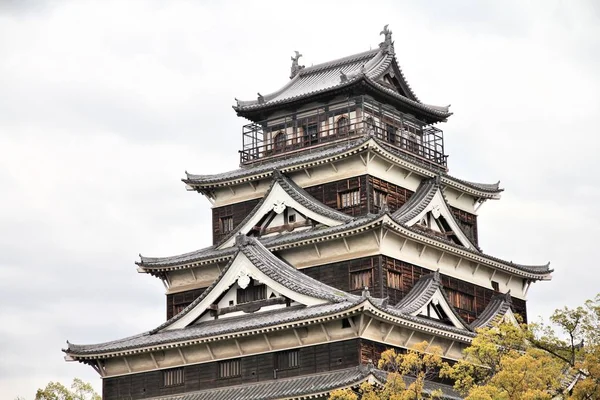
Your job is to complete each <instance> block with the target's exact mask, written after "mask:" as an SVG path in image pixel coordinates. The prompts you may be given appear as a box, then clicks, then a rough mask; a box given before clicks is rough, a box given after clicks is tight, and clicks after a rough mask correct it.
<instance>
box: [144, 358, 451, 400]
mask: <svg viewBox="0 0 600 400" xmlns="http://www.w3.org/2000/svg"><path fill="white" fill-rule="evenodd" d="M369 376H373V377H374V378H375V379H376V380H377V381H378V384H380V385H382V384H384V383H385V381H386V379H387V373H386V372H384V371H381V370H377V369H375V368H373V367H372V366H362V365H361V366H357V367H351V368H345V369H340V370H337V371H327V372H321V373H318V374H312V375H303V376H298V377H294V378H286V379H275V380H271V381H263V382H255V383H247V384H244V385H237V386H230V387H224V388H218V389H205V390H200V391H196V392H190V393H185V394H179V395H168V396H161V397H155V398H152V399H150V400H231V399H236V400H274V399H288V400H289V399H308V398H311V399H318V398H324V397H327V396H328V394H329V392H331V391H333V390H336V389H342V388H349V387H356V386H358V385H359V384H361V383H362V382H364V381H365V380H367V379H368V378H369ZM404 381H405V382H406V383H407V384H411V383H412V382H413V381H414V379H413V378H410V377H404ZM434 390H441V391H442V399H446V400H459V399H462V397H460V395H459V394H458V393H457V392H456V391H455V390H454V389H453V388H452V387H451V386H449V385H444V384H440V383H436V382H431V381H426V382H425V387H424V392H425V393H431V392H433V391H434Z"/></svg>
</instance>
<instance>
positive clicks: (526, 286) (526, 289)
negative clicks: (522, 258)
mask: <svg viewBox="0 0 600 400" xmlns="http://www.w3.org/2000/svg"><path fill="white" fill-rule="evenodd" d="M530 287H531V281H529V280H528V281H527V283H526V284H525V290H524V291H523V297H527V292H529V288H530Z"/></svg>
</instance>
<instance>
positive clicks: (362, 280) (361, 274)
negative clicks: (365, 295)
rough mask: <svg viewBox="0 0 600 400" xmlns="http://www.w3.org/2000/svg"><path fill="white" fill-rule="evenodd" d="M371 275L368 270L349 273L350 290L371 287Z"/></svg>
mask: <svg viewBox="0 0 600 400" xmlns="http://www.w3.org/2000/svg"><path fill="white" fill-rule="evenodd" d="M371 278H372V273H371V270H370V269H366V270H363V271H356V272H350V290H356V289H364V288H368V287H371V281H372V279H371Z"/></svg>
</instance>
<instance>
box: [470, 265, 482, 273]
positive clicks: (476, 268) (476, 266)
mask: <svg viewBox="0 0 600 400" xmlns="http://www.w3.org/2000/svg"><path fill="white" fill-rule="evenodd" d="M480 265H481V264H479V263H477V265H475V269H474V270H473V273H472V274H471V275H473V276H475V274H476V273H477V271H478V270H479V266H480Z"/></svg>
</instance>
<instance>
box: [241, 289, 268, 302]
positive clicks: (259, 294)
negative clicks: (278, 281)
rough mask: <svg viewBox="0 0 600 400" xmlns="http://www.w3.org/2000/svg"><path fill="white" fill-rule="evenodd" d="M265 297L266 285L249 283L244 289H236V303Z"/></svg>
mask: <svg viewBox="0 0 600 400" xmlns="http://www.w3.org/2000/svg"><path fill="white" fill-rule="evenodd" d="M266 298H267V286H266V285H256V286H255V285H249V286H248V287H247V288H246V289H238V290H237V303H238V304H243V303H250V302H251V301H257V300H264V299H266Z"/></svg>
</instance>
